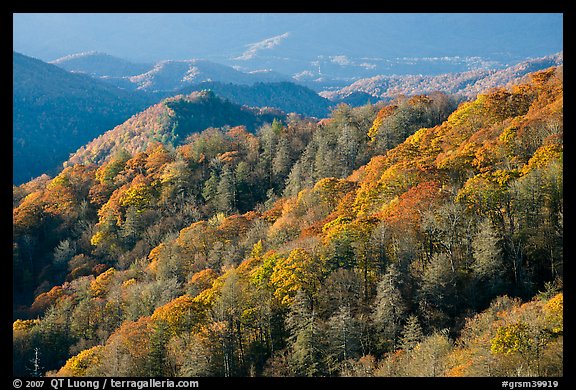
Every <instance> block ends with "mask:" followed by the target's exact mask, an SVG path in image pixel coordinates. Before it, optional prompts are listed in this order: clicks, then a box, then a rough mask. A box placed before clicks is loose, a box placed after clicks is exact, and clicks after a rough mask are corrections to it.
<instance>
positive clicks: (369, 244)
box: [13, 67, 563, 377]
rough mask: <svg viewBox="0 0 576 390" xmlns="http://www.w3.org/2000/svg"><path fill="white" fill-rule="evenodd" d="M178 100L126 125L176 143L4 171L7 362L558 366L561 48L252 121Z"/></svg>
mask: <svg viewBox="0 0 576 390" xmlns="http://www.w3.org/2000/svg"><path fill="white" fill-rule="evenodd" d="M179 104H180V105H182V106H184V107H188V105H189V101H187V100H186V98H181V97H180V98H176V99H174V100H170V99H169V100H167V101H165V102H163V103H161V104H160V105H157V106H155V107H156V108H153V109H149V110H148V111H147V113H146V116H145V117H144V118H145V120H144V121H141V122H139V123H140V126H141V128H142V129H143V130H142V134H154V131H153V130H154V129H169V130H174V129H176V130H174V132H173V133H171V134H172V135H174V137H175V138H174V139H178V142H173V141H174V139H161V138H153V139H149V138H143V139H145V140H146V143H145V144H144V143H143V144H142V145H141V146H144V145H145V147H140V148H131V147H130V144H129V142H130V137H127V138H125V139H123V140H122V139H121V138H118V139H119V140H120V141H119V142H116V143H115V146H114V148H105V149H102V150H105V151H106V152H105V153H104V152H103V154H102V155H101V156H100V157H99V158H98V159H95V160H92V161H91V160H89V159H87V160H81V161H80V160H78V161H76V162H75V161H69V162H68V164H67V166H66V167H65V168H64V169H63V170H62V171H61V172H60V173H59V174H58V175H57V176H55V177H54V178H50V177H48V176H47V175H43V176H41V177H39V178H37V179H35V180H32V181H30V182H28V183H25V184H22V185H20V186H14V188H13V223H14V229H13V265H14V274H13V281H14V283H13V286H14V291H13V293H14V311H13V317H14V323H13V363H14V369H13V370H14V375H32V376H42V375H48V376H222V377H228V376H508V377H511V376H561V375H562V374H563V371H562V370H563V293H562V291H563V284H562V280H563V68H562V67H554V68H549V69H547V70H545V71H540V72H537V73H533V74H531V75H530V76H529V77H526V78H525V79H524V80H523V82H522V83H520V84H518V85H515V86H511V87H507V88H495V89H492V90H489V91H487V92H485V93H483V94H480V95H478V96H477V98H476V99H474V100H472V101H469V102H464V103H460V104H458V102H457V101H456V100H455V99H454V98H452V97H450V96H448V95H445V94H443V93H431V94H429V95H416V96H412V97H404V96H402V97H398V98H396V99H394V100H392V101H390V102H386V103H384V102H379V103H376V104H367V105H364V106H361V107H356V108H352V107H350V106H348V105H345V104H341V105H339V106H338V107H336V108H335V109H334V110H333V111H332V112H331V114H330V116H329V117H328V118H325V119H322V120H320V121H318V120H313V119H310V118H306V117H302V116H298V115H288V116H284V117H282V118H277V119H271V120H270V121H269V122H266V121H265V120H262V122H261V123H257V124H255V126H254V128H253V129H249V128H247V127H246V126H241V125H240V126H234V125H232V124H229V123H228V125H229V126H225V125H221V124H214V125H212V126H213V127H209V128H206V129H201V130H203V131H199V132H191V131H186V126H187V124H186V122H185V121H184V122H183V121H175V122H174V118H175V117H178V116H177V115H176V114H175V113H177V112H178V107H177V106H178V105H179ZM174 107H176V108H174ZM166 113H170V115H168V116H167V115H166ZM134 118H138V116H136V117H133V118H132V120H135V119H134ZM170 121H172V122H170ZM167 123H171V124H174V123H176V124H177V125H178V126H179V127H174V126H173V125H169V126H165V125H166V124H167ZM123 126H128V125H127V124H124V125H123ZM128 127H129V126H128ZM178 129H179V130H178ZM249 130H252V131H249ZM169 134H170V133H169ZM179 134H182V135H185V136H178V135H179Z"/></svg>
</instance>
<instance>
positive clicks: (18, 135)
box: [12, 52, 151, 184]
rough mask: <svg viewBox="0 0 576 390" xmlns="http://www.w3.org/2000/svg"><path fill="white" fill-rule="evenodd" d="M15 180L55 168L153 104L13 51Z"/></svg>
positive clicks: (139, 97)
mask: <svg viewBox="0 0 576 390" xmlns="http://www.w3.org/2000/svg"><path fill="white" fill-rule="evenodd" d="M12 64H13V72H14V73H13V75H14V78H13V91H14V92H13V104H14V106H13V108H14V109H13V117H12V118H13V144H12V145H13V157H14V158H13V161H14V167H13V182H14V183H17V184H19V183H22V182H24V181H27V180H30V179H31V178H33V177H35V176H38V175H40V174H42V173H46V172H54V171H55V170H56V169H57V168H58V167H59V166H60V164H61V163H62V162H63V161H65V160H66V159H67V158H68V155H69V153H71V152H73V151H74V150H76V149H77V148H78V147H80V146H81V145H84V144H85V143H86V142H88V141H90V140H91V139H93V138H94V137H96V136H98V135H100V134H102V133H103V132H104V131H106V130H108V129H110V128H112V127H114V126H116V125H117V124H119V123H122V122H123V121H125V120H126V119H128V118H129V117H130V116H131V115H132V114H134V113H136V112H138V111H140V110H142V109H143V108H145V107H146V106H148V105H149V104H151V100H150V98H149V97H147V96H145V95H142V94H139V93H129V92H127V91H123V90H120V89H118V88H115V87H113V86H111V85H110V84H107V83H103V82H100V81H98V80H94V79H92V78H91V77H89V76H87V75H80V74H72V73H69V72H66V71H65V70H62V69H60V68H58V67H56V66H54V65H50V64H47V63H45V62H42V61H40V60H36V59H33V58H30V57H27V56H24V55H22V54H19V53H16V52H14V53H13V62H12Z"/></svg>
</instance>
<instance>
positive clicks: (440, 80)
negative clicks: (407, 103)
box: [320, 53, 563, 100]
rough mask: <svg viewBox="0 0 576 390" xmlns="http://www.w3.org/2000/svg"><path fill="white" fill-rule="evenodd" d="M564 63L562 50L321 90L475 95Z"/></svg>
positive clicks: (331, 95)
mask: <svg viewBox="0 0 576 390" xmlns="http://www.w3.org/2000/svg"><path fill="white" fill-rule="evenodd" d="M562 63H563V54H562V53H558V54H556V55H552V56H546V57H542V58H537V59H533V60H528V61H523V62H521V63H519V64H516V65H513V66H510V67H507V68H504V69H499V70H488V69H477V70H471V71H466V72H461V73H447V74H442V75H438V76H425V75H402V76H384V75H380V76H375V77H370V78H366V79H361V80H358V81H355V82H354V83H352V84H350V85H349V86H347V87H344V88H341V89H339V90H336V91H323V92H320V95H321V96H324V97H326V98H328V99H330V100H338V99H345V98H347V97H348V96H350V95H351V94H352V93H355V92H363V93H367V94H369V95H372V96H374V97H376V98H379V99H391V98H394V97H395V96H398V95H401V94H404V95H408V96H411V95H417V94H427V93H431V92H433V91H441V92H445V93H448V94H456V95H461V96H464V97H466V98H469V99H471V98H475V97H476V95H477V94H478V93H481V92H483V91H486V90H488V89H490V88H493V87H496V86H500V85H507V84H509V83H517V82H519V81H520V80H521V79H522V78H523V77H524V76H526V75H527V74H528V73H531V72H535V71H538V70H542V69H546V68H549V67H551V66H558V65H561V64H562Z"/></svg>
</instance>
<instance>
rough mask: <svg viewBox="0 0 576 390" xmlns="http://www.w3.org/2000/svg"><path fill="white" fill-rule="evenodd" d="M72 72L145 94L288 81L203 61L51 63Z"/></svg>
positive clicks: (90, 57) (91, 58)
mask: <svg viewBox="0 0 576 390" xmlns="http://www.w3.org/2000/svg"><path fill="white" fill-rule="evenodd" d="M51 63H52V64H54V65H57V66H59V67H61V68H63V69H66V70H68V71H70V72H74V73H86V74H89V75H91V76H93V77H96V78H100V79H102V80H103V81H107V82H109V83H111V84H114V85H116V86H118V87H120V88H125V89H129V90H134V89H138V90H143V91H147V92H175V91H178V90H180V89H182V88H184V87H187V86H190V85H193V84H198V83H202V82H210V81H216V82H221V83H232V84H245V85H252V84H254V83H257V82H279V81H290V80H291V78H290V77H289V76H284V75H281V74H279V73H276V72H271V71H260V72H251V73H245V72H240V71H238V70H236V69H234V68H232V67H230V66H227V65H222V64H217V63H214V62H211V61H207V60H202V59H191V60H183V61H172V60H167V61H160V62H158V63H156V64H154V65H150V64H136V63H131V62H129V61H126V60H124V59H121V58H117V57H113V56H110V55H108V54H104V53H97V52H86V53H78V54H74V55H69V56H65V57H62V58H59V59H57V60H55V61H52V62H51Z"/></svg>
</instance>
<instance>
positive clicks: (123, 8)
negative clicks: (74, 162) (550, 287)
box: [1, 0, 576, 389]
mask: <svg viewBox="0 0 576 390" xmlns="http://www.w3.org/2000/svg"><path fill="white" fill-rule="evenodd" d="M567 4H568V1H567V0H566V1H540V2H528V1H525V0H524V1H521V0H500V1H492V0H485V1H474V2H459V3H456V2H442V3H440V2H438V1H429V2H426V3H414V2H386V3H384V2H382V3H380V4H379V5H369V4H359V3H351V2H349V3H347V4H317V5H312V4H310V3H308V4H306V5H302V3H295V2H283V3H279V2H273V3H272V2H267V3H265V4H254V3H252V4H243V3H241V2H236V3H233V4H230V5H226V6H223V5H222V4H216V3H214V2H206V3H205V4H199V3H197V2H194V3H192V2H188V3H186V2H179V3H176V2H172V3H163V4H161V8H162V9H161V10H160V11H159V10H158V8H159V7H158V5H156V4H153V3H150V2H143V3H137V2H133V3H129V4H128V3H124V4H117V3H116V4H113V5H111V4H109V3H103V2H97V3H83V2H78V3H76V4H64V3H60V2H45V1H44V2H36V1H26V2H19V3H13V4H10V5H9V7H7V8H8V9H7V10H6V11H5V12H3V13H2V19H3V20H2V22H1V24H2V27H3V29H5V30H6V31H4V33H3V35H2V36H3V37H4V39H5V40H6V42H7V41H8V37H12V28H11V27H12V13H16V12H46V13H49V12H162V13H165V12H235V13H245V12H276V13H291V12H311V13H312V12H320V13H363V12H368V13H375V12H386V13H399V12H406V13H415V12H416V13H461V12H462V13H500V12H502V13H507V12H509V13H562V14H564V17H566V16H569V15H570V14H571V13H569V12H568V11H567V10H568V6H567ZM564 23H565V26H568V28H570V27H571V25H570V20H568V23H566V22H564ZM8 30H9V31H8ZM571 34H574V32H572V33H571ZM571 34H566V33H564V39H567V38H568V40H571V39H572V35H571ZM9 46H11V45H9V44H8V43H6V47H5V50H4V53H5V56H2V57H3V58H4V59H7V58H9V57H8V55H9V54H10V53H9V52H8V49H9ZM564 46H565V48H564V63H565V64H568V67H570V66H571V64H572V59H571V50H570V49H571V48H572V46H571V45H570V44H565V45H564ZM566 47H568V48H570V49H569V50H566ZM3 68H4V72H2V77H4V78H5V80H4V81H5V83H3V84H4V85H8V83H9V79H8V78H9V75H10V74H12V71H10V72H8V71H7V68H8V67H7V66H6V65H4V67H3ZM568 75H569V76H571V75H570V74H568ZM565 83H566V85H565V87H564V92H565V97H568V101H569V102H570V100H571V99H570V96H572V94H573V90H574V85H573V83H572V82H571V77H568V78H567V79H566V80H565ZM3 93H4V95H5V99H6V101H7V102H8V101H9V102H10V106H12V100H11V97H10V90H9V89H8V88H7V87H6V88H3ZM9 99H10V100H9ZM569 107H571V106H570V103H569ZM571 114H572V112H571V110H569V111H568V115H566V116H565V120H566V119H568V122H570V121H571V120H572V115H571ZM6 117H7V114H6ZM6 127H7V126H6ZM572 132H573V129H572V128H571V127H570V126H568V131H567V132H565V137H566V138H567V140H566V141H568V142H566V141H565V144H568V145H569V146H568V149H571V146H570V145H571V142H570V139H571V138H572V137H573V135H572ZM9 134H11V132H9V131H7V129H6V128H5V129H4V131H3V132H2V135H3V136H4V137H5V140H4V142H3V143H2V147H3V148H6V149H10V153H8V150H6V149H5V150H3V153H1V156H2V158H3V159H4V160H5V161H4V163H5V165H4V166H6V167H10V171H9V172H10V175H6V173H5V174H4V178H5V180H6V187H8V186H9V185H11V184H12V183H11V182H8V179H7V177H10V178H11V175H12V174H11V172H12V165H13V162H12V158H11V156H12V142H11V140H10V139H8V137H9ZM565 156H566V154H565ZM567 156H568V160H566V161H567V164H566V163H565V165H568V167H569V168H570V167H573V166H575V165H574V163H573V161H571V153H570V152H569V153H568V154H567ZM568 173H569V174H570V173H571V171H568ZM566 188H568V189H570V188H571V186H567V187H565V189H566ZM2 194H3V195H4V196H5V197H6V199H5V200H6V203H8V202H10V203H11V197H10V195H9V192H8V188H6V191H2ZM565 199H572V198H571V197H570V196H569V195H568V196H566V195H565ZM7 206H8V205H7V204H6V208H5V209H3V210H4V213H5V214H6V215H5V218H6V226H7V225H8V221H9V218H11V217H10V216H8V210H9V209H8V207H7ZM564 208H565V218H564V220H565V223H566V226H567V229H566V230H568V232H570V226H571V222H572V221H573V220H574V219H573V218H572V216H573V214H572V207H571V204H570V203H568V207H566V203H565V205H564ZM4 213H3V214H2V215H4ZM6 237H9V235H8V234H6ZM10 241H11V240H10ZM10 241H9V238H6V244H5V245H6V252H7V256H6V259H7V258H8V253H10V255H9V256H11V251H12V249H11V246H12V244H11V242H10ZM564 248H565V249H564V258H565V259H567V261H565V263H564V267H565V275H567V276H568V278H566V277H565V278H564V292H565V294H564V295H565V298H566V310H565V314H566V315H565V317H564V318H565V327H566V329H569V330H570V331H572V330H573V329H574V322H573V317H572V316H571V315H570V314H572V309H573V304H574V302H573V297H574V295H573V294H574V291H573V283H572V278H573V275H574V274H573V271H572V268H573V265H572V263H573V262H574V260H573V259H572V256H571V251H570V250H568V251H567V250H566V246H565V247H564ZM568 249H570V247H569V246H568ZM10 268H11V269H12V265H10ZM4 274H5V275H8V272H5V273H4ZM6 282H7V281H6ZM11 283H12V282H11V281H10V284H11ZM5 285H6V286H8V283H6V284H5ZM5 291H8V290H7V289H6V290H5ZM10 294H11V290H10ZM3 314H4V318H5V319H4V320H3V321H2V325H3V329H2V330H3V331H2V332H1V333H2V341H3V342H6V344H7V345H6V347H7V348H6V351H8V350H11V349H12V347H11V346H12V343H11V338H10V335H11V327H12V318H11V317H12V315H11V311H10V310H7V309H6V308H5V309H4V310H3ZM574 340H575V338H574V334H573V333H571V332H567V333H566V334H565V343H564V344H565V347H564V351H565V356H564V377H562V378H540V380H551V381H555V380H556V381H558V382H559V386H558V388H563V387H564V386H565V385H566V384H568V383H574V384H576V381H575V380H574V372H573V371H574V370H573V369H572V368H573V367H574V364H573V360H572V354H573V353H574V351H576V345H575V343H574ZM6 354H7V352H6ZM3 368H4V369H6V370H8V369H9V370H10V372H9V373H6V374H8V375H6V376H5V378H9V380H10V381H11V383H6V382H4V383H5V384H6V386H7V388H15V387H13V383H14V382H12V381H13V380H15V379H17V378H15V377H13V376H12V364H11V365H10V366H8V365H3ZM20 379H21V380H23V381H26V380H30V379H31V378H20ZM50 379H51V378H45V379H44V386H43V388H49V387H48V386H50ZM83 379H85V380H96V378H83ZM116 379H126V380H142V379H145V378H116ZM181 379H182V378H181ZM188 379H191V380H198V382H199V384H200V387H202V388H206V387H217V388H220V386H246V385H248V386H256V387H258V386H262V387H267V388H269V387H270V386H273V385H274V384H277V383H279V382H280V383H285V384H292V385H297V386H298V385H302V386H306V387H308V386H339V385H344V386H366V388H370V387H371V386H391V387H392V388H405V387H411V386H414V387H415V388H419V387H421V388H426V387H428V386H429V385H432V386H439V387H441V388H443V389H444V388H457V389H462V388H463V387H464V386H469V385H474V386H476V385H478V386H480V387H482V388H486V389H493V388H503V387H502V381H522V382H523V381H532V380H538V379H539V378H499V377H493V378H484V377H482V378H474V377H472V378H413V377H411V378H188ZM97 380H99V384H100V386H99V388H100V389H101V388H102V382H103V379H101V378H100V379H97ZM175 380H177V379H175ZM65 382H66V381H65ZM107 387H109V385H108V386H107ZM63 388H67V386H64V387H63Z"/></svg>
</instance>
